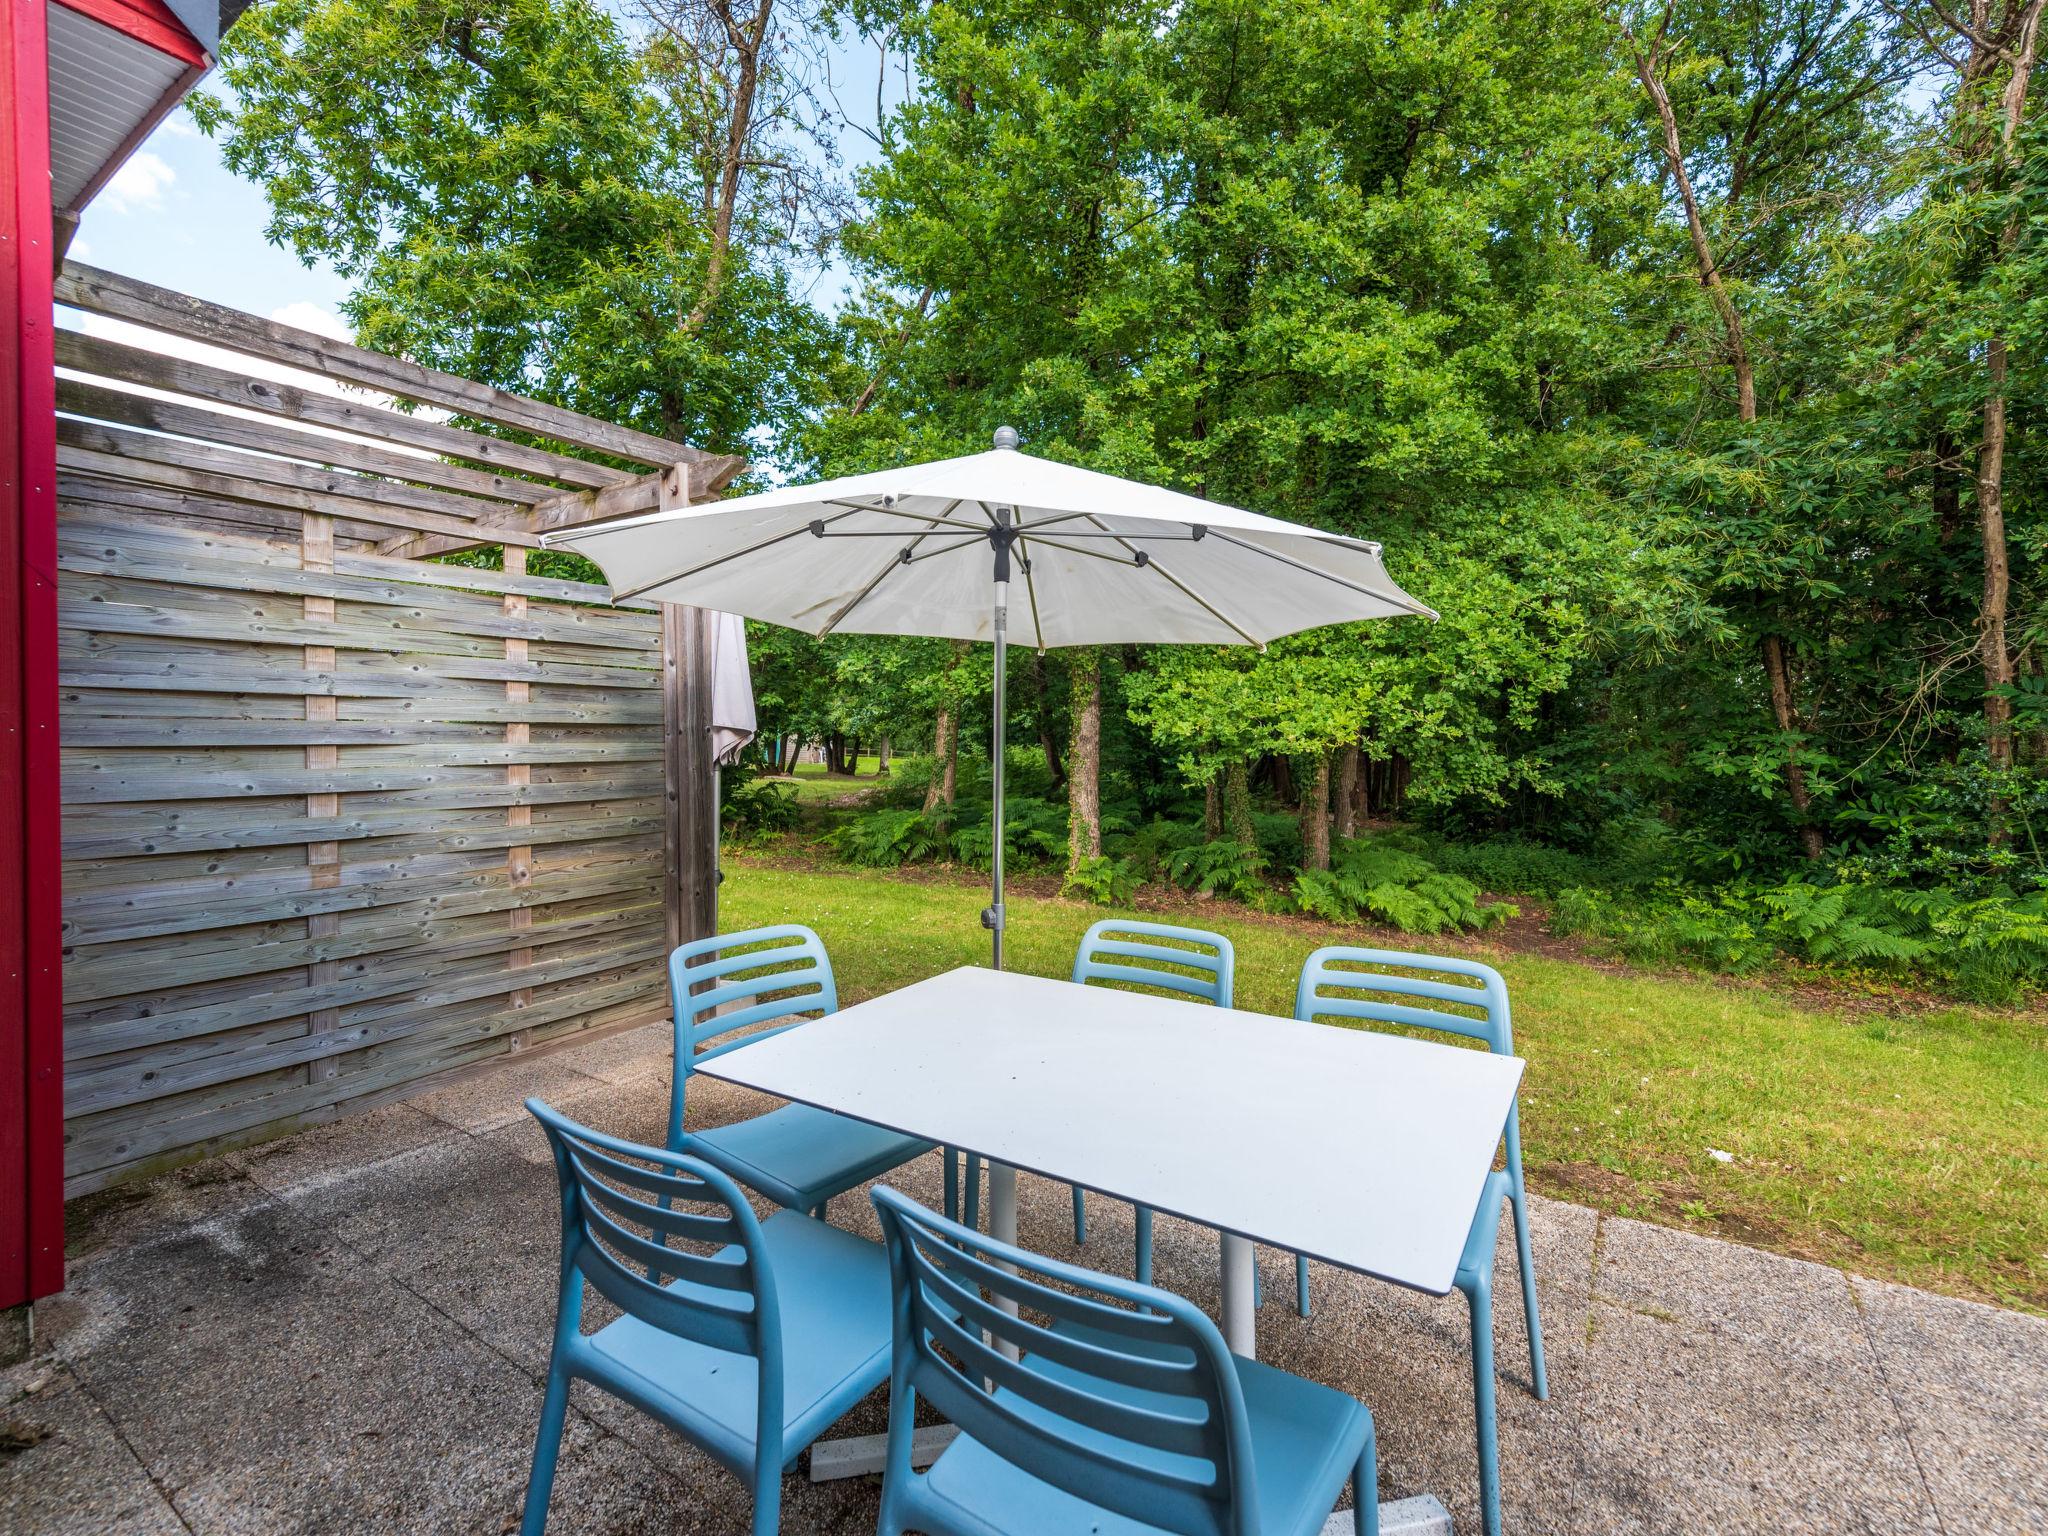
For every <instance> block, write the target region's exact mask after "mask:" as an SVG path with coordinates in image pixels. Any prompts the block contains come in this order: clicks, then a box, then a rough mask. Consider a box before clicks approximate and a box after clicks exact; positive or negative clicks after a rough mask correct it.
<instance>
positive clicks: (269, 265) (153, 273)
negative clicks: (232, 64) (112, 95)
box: [70, 107, 348, 330]
mask: <svg viewBox="0 0 2048 1536" xmlns="http://www.w3.org/2000/svg"><path fill="white" fill-rule="evenodd" d="M268 217H269V209H268V207H267V206H266V205H265V203H264V201H263V194H262V192H261V191H259V190H258V189H257V188H256V187H255V186H253V185H252V184H250V183H249V182H246V181H243V180H241V179H240V178H239V177H237V176H235V175H233V174H232V173H231V172H230V171H229V170H228V169H227V167H226V166H224V165H222V164H221V159H220V151H219V150H218V149H217V148H216V147H215V145H214V143H213V141H212V140H210V139H208V138H207V137H206V136H205V135H204V134H202V133H201V132H200V131H199V130H198V129H197V128H196V127H194V126H193V123H192V119H191V118H190V116H188V115H187V114H186V112H185V110H184V109H183V108H182V107H181V108H179V109H178V110H177V111H175V112H173V113H172V114H171V115H170V116H169V117H168V118H166V119H165V120H164V121H163V123H162V124H161V125H159V126H158V128H157V130H156V132H155V133H153V134H151V135H150V136H149V138H148V140H147V141H146V142H145V143H144V144H143V146H142V148H141V149H140V150H138V151H137V152H136V153H135V154H134V155H133V156H131V157H130V158H129V160H128V163H127V164H126V165H124V166H123V167H122V168H121V169H120V171H119V172H117V173H116V174H115V176H114V178H113V180H111V181H110V182H108V183H107V185H106V187H105V188H103V189H102V190H101V192H100V195H99V196H98V197H96V198H95V199H93V201H92V203H91V204H90V205H89V206H88V207H87V208H86V210H85V214H84V216H83V217H82V218H81V219H80V220H79V224H78V234H77V236H76V237H75V238H74V239H73V241H72V243H71V253H70V254H71V255H72V257H73V258H75V259H77V260H79V261H83V262H88V263H90V264H91V265H93V266H95V267H105V268H107V269H108V270H109V271H113V272H120V273H123V274H124V275H126V276H129V277H139V278H142V279H143V280H145V281H147V282H152V283H158V284H161V285H162V286H163V287H166V288H174V289H176V290H177V291H178V292H180V293H189V294H192V295H193V296H195V297H197V298H202V299H212V300H214V301H215V302H216V303H220V304H231V305H233V306H234V307H235V308H236V309H241V310H247V311H250V312H252V313H254V314H259V315H267V316H270V317H271V318H273V319H278V320H285V321H288V322H290V323H293V324H298V325H306V326H308V328H309V329H313V330H329V329H332V328H333V327H334V326H335V325H337V324H338V323H339V318H338V312H339V309H340V305H341V301H342V299H343V297H344V296H345V295H346V294H347V292H348V286H347V284H345V283H343V282H342V280H341V279H340V278H339V277H338V276H336V275H335V274H334V273H333V272H332V271H331V270H329V269H327V268H324V267H315V268H308V267H305V266H303V265H301V264H300V262H299V259H298V258H297V257H296V256H294V255H292V254H291V253H290V252H288V251H283V250H279V249H278V248H277V247H276V246H273V245H271V244H269V243H268V242H267V241H265V240H264V238H263V226H264V224H265V222H266V221H267V219H268ZM316 313H318V314H321V315H324V316H325V317H326V319H327V323H326V324H324V325H322V324H310V323H309V322H311V321H312V320H313V319H314V316H315V314H316Z"/></svg>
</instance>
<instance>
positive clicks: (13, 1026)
mask: <svg viewBox="0 0 2048 1536" xmlns="http://www.w3.org/2000/svg"><path fill="white" fill-rule="evenodd" d="M43 7H44V0H0V81H4V82H5V89H4V91H0V99H4V100H5V101H6V103H7V107H6V108H5V110H0V1307H8V1306H16V1305H19V1304H20V1303H22V1302H24V1301H29V1300H32V1299H33V1298H35V1297H37V1296H46V1295H48V1294H50V1293H51V1292H53V1291H57V1290H61V1289H62V1288H63V1285H64V1102H63V1091H64V1082H63V1078H64V1038H63V1023H62V1017H61V1013H60V1007H61V1002H62V990H61V979H60V976H59V972H58V967H59V952H58V926H57V924H58V900H59V877H58V862H57V861H58V814H59V800H58V793H57V444H56V397H55V388H56V385H55V371H54V370H55V359H54V357H53V354H52V342H51V336H50V329H51V323H52V314H51V304H50V276H51V245H50V89H49V62H48V47H47V28H46V23H45V15H44V9H43Z"/></svg>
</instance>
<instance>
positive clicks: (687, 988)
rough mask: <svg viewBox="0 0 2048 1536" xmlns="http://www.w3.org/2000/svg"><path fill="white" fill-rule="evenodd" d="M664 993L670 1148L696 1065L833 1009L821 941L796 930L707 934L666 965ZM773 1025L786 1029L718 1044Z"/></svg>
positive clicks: (834, 991)
mask: <svg viewBox="0 0 2048 1536" xmlns="http://www.w3.org/2000/svg"><path fill="white" fill-rule="evenodd" d="M668 989H669V1000H670V1003H671V1005H672V1007H673V1010H674V1013H673V1017H674V1020H675V1071H674V1076H673V1078H672V1079H671V1083H670V1090H669V1127H668V1144H669V1145H670V1146H671V1147H680V1146H681V1145H682V1144H683V1140H682V1137H683V1108H684V1099H685V1096H686V1093H687V1090H688V1088H689V1081H690V1074H691V1072H692V1071H693V1070H694V1069H695V1066H696V1063H698V1062H700V1061H704V1060H706V1059H708V1058H710V1057H713V1056H717V1055H721V1054H723V1053H724V1052H726V1051H729V1050H733V1049H735V1048H736V1047H738V1046H741V1045H745V1044H747V1043H748V1042H749V1041H753V1040H761V1039H766V1038H767V1037H768V1036H770V1035H775V1034H780V1033H781V1032H782V1030H784V1029H791V1028H794V1027H795V1026H796V1025H798V1024H800V1023H803V1022H804V1019H802V1018H793V1017H790V1016H791V1015H798V1014H801V1015H805V1016H818V1015H823V1014H827V1013H833V1012H836V1011H837V1010H838V1008H839V988H838V984H837V983H836V982H835V981H834V979H833V976H832V960H831V957H830V956H828V955H827V954H826V953H825V944H824V941H823V940H821V939H820V938H819V937H818V935H817V934H816V933H814V932H813V931H812V930H810V929H809V928H806V927H804V926H802V925H801V924H798V923H785V924H782V925H779V926H776V927H771V928H750V929H748V930H747V931H746V932H744V933H720V934H713V935H712V936H711V937H709V938H705V939H693V940H691V941H690V942H689V943H687V944H681V945H678V946H677V947H676V948H675V949H674V950H673V951H671V952H670V954H669V957H668ZM750 998H751V999H754V1001H752V1002H749V1001H748V999H750ZM736 1004H738V1005H743V1006H735V1005H736ZM780 1018H790V1022H789V1023H787V1024H784V1025H781V1026H779V1027H778V1028H775V1029H763V1030H758V1031H756V1032H755V1033H753V1034H751V1035H748V1036H746V1037H745V1038H743V1039H728V1038H726V1037H727V1036H731V1035H734V1034H735V1033H736V1032H737V1031H739V1030H743V1029H750V1028H752V1027H753V1026H754V1025H757V1024H764V1023H767V1022H768V1021H769V1020H771V1019H780Z"/></svg>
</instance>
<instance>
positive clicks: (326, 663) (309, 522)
mask: <svg viewBox="0 0 2048 1536" xmlns="http://www.w3.org/2000/svg"><path fill="white" fill-rule="evenodd" d="M299 565H300V567H301V569H303V570H307V571H313V572H320V573H324V574H327V575H332V574H333V572H334V519H333V518H331V517H328V516H326V515H325V514H323V513H318V512H308V513H306V514H305V515H304V516H303V517H302V518H301V519H300V524H299ZM300 602H301V606H302V607H303V609H304V612H305V618H306V624H307V626H308V628H311V627H312V626H314V625H317V624H332V623H333V622H334V599H333V598H331V597H315V596H312V595H311V594H308V595H307V596H306V597H304V598H302V599H300ZM334 656H335V652H334V647H333V646H331V645H309V646H307V647H306V648H305V665H306V670H307V671H308V672H312V673H332V672H333V671H334ZM338 703H339V700H337V699H336V698H335V697H334V695H333V694H332V693H329V692H325V691H320V692H309V693H307V695H306V722H307V723H308V724H309V725H312V724H322V723H324V724H332V723H334V722H335V721H336V720H337V719H339V718H340V716H339V713H338V711H337V705H338ZM340 765H341V748H340V747H338V746H332V745H328V744H325V743H310V744H308V746H307V747H306V767H307V769H308V770H323V769H325V770H331V769H336V768H338V767H340ZM340 813H341V796H340V795H338V794H326V793H321V794H309V795H307V796H306V816H307V818H308V819H309V820H310V819H313V818H320V819H323V820H331V819H332V818H333V817H335V816H338V815H339V814H340ZM306 869H307V872H308V880H309V883H310V884H311V885H312V887H313V889H314V890H330V889H332V888H333V887H335V886H338V885H340V884H341V844H340V843H339V842H336V841H309V842H308V843H307V844H306ZM340 932H341V914H340V913H338V912H330V913H321V914H318V915H316V916H312V917H309V918H307V919H306V937H307V938H308V939H314V940H317V939H331V938H333V937H335V936H336V935H337V934H339V933H340ZM340 974H341V967H340V966H339V965H338V964H336V963H335V962H334V961H332V960H316V961H314V962H313V963H312V964H311V965H309V966H307V967H306V986H307V988H308V989H309V990H312V991H315V992H318V991H319V990H320V989H321V988H323V987H326V986H329V985H331V984H332V983H333V982H334V981H335V980H336V979H337V978H338V977H339V976H340ZM339 1022H340V1015H339V1014H338V1013H336V1011H335V1010H334V1009H332V1008H315V1009H313V1010H312V1011H311V1012H309V1013H308V1014H307V1015H306V1033H307V1034H309V1035H317V1034H320V1033H321V1032H323V1031H325V1030H331V1029H333V1028H334V1027H335V1025H336V1024H337V1023H339ZM334 1072H335V1063H334V1060H333V1058H332V1057H320V1058H316V1059H314V1060H312V1061H308V1062H307V1063H306V1080H307V1081H308V1082H318V1081H319V1080H321V1079H322V1078H324V1077H332V1076H333V1075H334Z"/></svg>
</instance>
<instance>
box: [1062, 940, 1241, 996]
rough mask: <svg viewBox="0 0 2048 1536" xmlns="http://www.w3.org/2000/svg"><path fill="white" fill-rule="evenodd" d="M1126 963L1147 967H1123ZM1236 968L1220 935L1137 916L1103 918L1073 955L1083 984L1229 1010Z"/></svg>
mask: <svg viewBox="0 0 2048 1536" xmlns="http://www.w3.org/2000/svg"><path fill="white" fill-rule="evenodd" d="M1148 940H1158V941H1163V942H1147V941H1148ZM1128 961H1145V962H1147V963H1146V964H1143V965H1134V964H1126V963H1122V962H1128ZM1168 967H1172V969H1169V968H1168ZM1236 968H1237V954H1236V951H1235V950H1234V949H1233V948H1232V947H1231V943H1230V940H1228V939H1226V938H1225V937H1224V936H1223V935H1222V934H1220V933H1210V932H1208V931H1207V930H1206V929H1202V928H1176V927H1174V926H1172V925H1171V924H1169V923H1146V922H1139V921H1138V920H1137V919H1135V918H1128V919H1127V918H1105V919H1104V920H1103V921H1101V922H1099V923H1096V924H1094V925H1093V926H1091V927H1090V928H1089V930H1088V931H1087V932H1086V933H1085V934H1083V935H1082V936H1081V945H1080V948H1079V949H1077V950H1076V951H1075V953H1074V973H1073V979H1074V980H1075V981H1076V982H1079V983H1082V984H1083V985H1085V984H1086V983H1088V982H1091V981H1109V982H1117V983H1121V984H1125V985H1131V986H1141V987H1158V988H1160V989H1161V990H1163V991H1168V992H1179V993H1183V994H1185V995H1186V996H1189V997H1198V998H1201V999H1202V1000H1203V1001H1205V1002H1210V1003H1214V1004H1215V1005H1216V1006H1217V1007H1219V1008H1228V1007H1230V1006H1231V991H1232V988H1233V986H1234V984H1235V979H1236V978H1235V972H1236Z"/></svg>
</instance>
